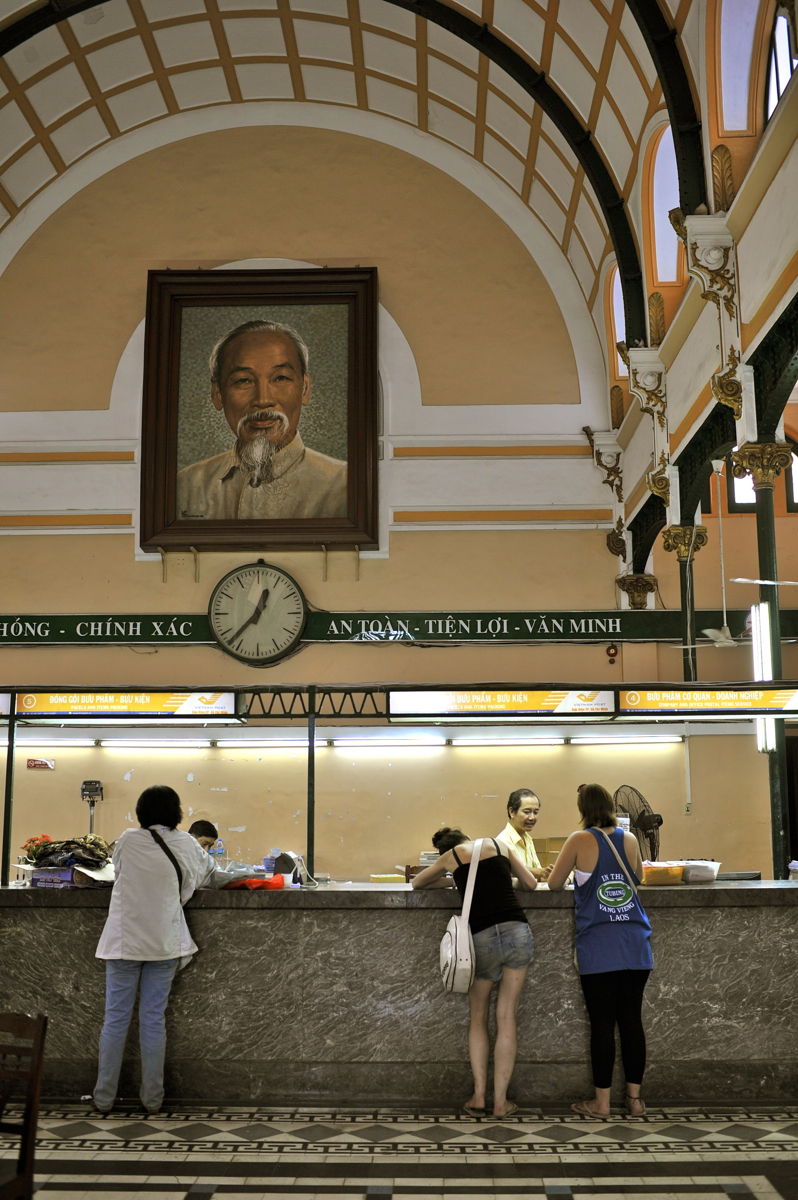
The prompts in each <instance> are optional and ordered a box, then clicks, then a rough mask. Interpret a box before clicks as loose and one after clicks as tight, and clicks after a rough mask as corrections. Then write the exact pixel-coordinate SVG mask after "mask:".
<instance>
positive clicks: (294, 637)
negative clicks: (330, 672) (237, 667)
mask: <svg viewBox="0 0 798 1200" xmlns="http://www.w3.org/2000/svg"><path fill="white" fill-rule="evenodd" d="M306 619H307V606H306V604H305V597H304V596H303V595H302V589H301V588H300V586H299V584H298V583H297V582H296V580H295V579H292V578H291V576H290V575H288V574H287V573H286V572H285V571H282V570H281V569H280V568H279V567H272V566H270V565H269V564H268V563H265V562H264V561H263V559H258V561H257V562H256V563H249V564H248V565H247V566H245V567H236V569H235V570H234V571H230V572H229V573H228V574H227V575H225V576H224V578H223V579H220V580H219V582H218V583H217V585H216V587H215V588H214V589H213V594H212V595H211V599H210V604H209V605H208V620H209V621H210V626H211V630H212V631H213V635H214V637H215V638H216V640H217V642H218V643H219V645H220V646H221V648H222V650H224V651H225V652H226V653H227V654H231V655H232V656H233V658H238V659H240V661H241V662H248V663H252V664H253V665H255V666H264V665H265V664H267V663H272V662H276V660H277V659H278V658H283V657H284V655H286V654H288V653H289V652H290V651H291V650H293V649H294V648H295V646H296V645H297V643H298V642H299V640H300V638H301V637H302V631H303V629H304V628H305V621H306Z"/></svg>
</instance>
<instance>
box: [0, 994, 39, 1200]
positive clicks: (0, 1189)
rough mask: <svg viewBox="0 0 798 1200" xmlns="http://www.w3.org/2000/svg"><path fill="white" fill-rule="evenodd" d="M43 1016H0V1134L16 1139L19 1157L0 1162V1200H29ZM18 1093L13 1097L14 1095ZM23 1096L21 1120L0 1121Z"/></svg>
mask: <svg viewBox="0 0 798 1200" xmlns="http://www.w3.org/2000/svg"><path fill="white" fill-rule="evenodd" d="M46 1033H47V1017H44V1016H42V1015H41V1014H40V1015H39V1016H37V1017H29V1016H27V1015H26V1014H25V1013H0V1132H2V1133H15V1134H17V1135H18V1136H19V1139H20V1145H19V1157H18V1159H17V1161H16V1163H14V1162H13V1161H10V1162H9V1161H3V1162H0V1200H30V1198H31V1197H32V1196H33V1160H34V1154H35V1151H36V1122H37V1119H38V1116H39V1095H40V1093H41V1090H42V1065H43V1062H44V1038H45V1035H46ZM17 1091H18V1092H19V1093H20V1094H18V1095H16V1096H14V1092H17ZM22 1096H24V1103H25V1111H24V1112H23V1114H22V1121H21V1122H19V1121H6V1120H3V1119H2V1118H3V1114H4V1112H5V1109H6V1105H7V1104H8V1103H9V1101H10V1100H12V1098H13V1099H14V1101H15V1102H16V1103H20V1101H21V1098H22Z"/></svg>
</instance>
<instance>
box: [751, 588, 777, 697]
mask: <svg viewBox="0 0 798 1200" xmlns="http://www.w3.org/2000/svg"><path fill="white" fill-rule="evenodd" d="M751 643H752V646H751V648H752V650H753V653H754V679H755V680H757V682H758V683H766V682H769V681H770V680H771V679H772V678H773V655H772V647H771V642H770V605H769V604H768V602H767V600H763V601H762V602H761V604H752V605H751Z"/></svg>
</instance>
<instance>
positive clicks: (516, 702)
mask: <svg viewBox="0 0 798 1200" xmlns="http://www.w3.org/2000/svg"><path fill="white" fill-rule="evenodd" d="M614 712H615V697H614V695H613V693H612V692H600V691H588V690H583V691H562V692H555V691H546V692H537V691H534V692H533V691H511V690H508V691H506V692H487V691H485V692H431V691H430V692H391V715H392V716H401V715H409V716H455V715H457V714H458V713H586V714H590V713H614Z"/></svg>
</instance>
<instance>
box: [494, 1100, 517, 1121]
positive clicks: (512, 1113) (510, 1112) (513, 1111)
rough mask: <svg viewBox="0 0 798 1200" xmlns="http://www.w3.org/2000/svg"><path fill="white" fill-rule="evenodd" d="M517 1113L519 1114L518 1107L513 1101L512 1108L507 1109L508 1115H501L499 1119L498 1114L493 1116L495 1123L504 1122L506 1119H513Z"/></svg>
mask: <svg viewBox="0 0 798 1200" xmlns="http://www.w3.org/2000/svg"><path fill="white" fill-rule="evenodd" d="M517 1112H518V1105H517V1104H513V1102H512V1101H510V1107H509V1108H508V1109H507V1112H506V1113H502V1115H501V1116H500V1117H497V1116H496V1114H495V1113H494V1114H493V1119H494V1121H503V1120H504V1119H505V1118H506V1117H512V1116H515V1114H516V1113H517Z"/></svg>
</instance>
